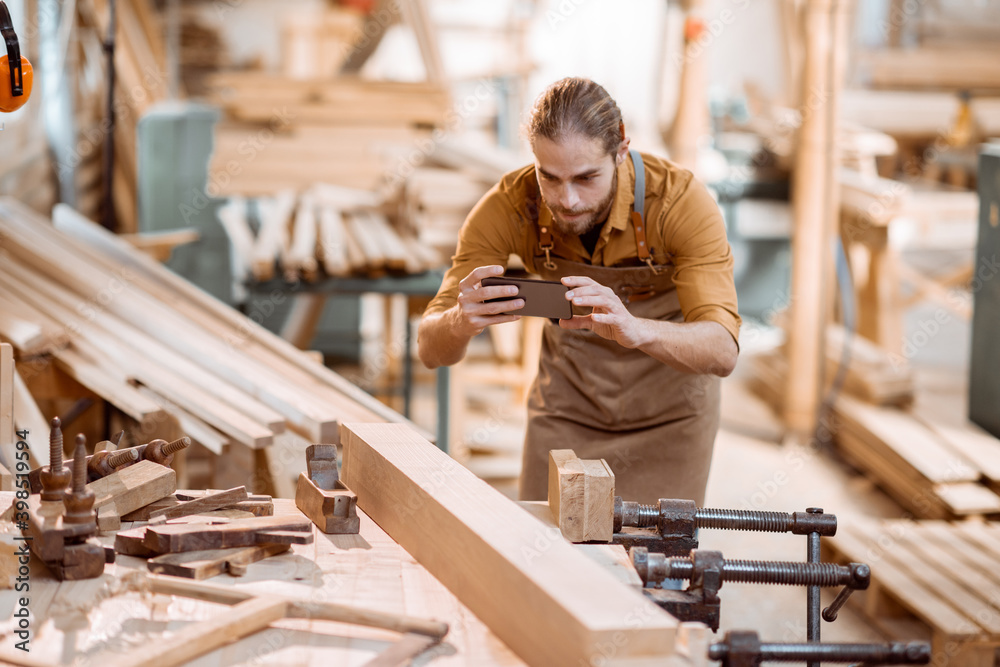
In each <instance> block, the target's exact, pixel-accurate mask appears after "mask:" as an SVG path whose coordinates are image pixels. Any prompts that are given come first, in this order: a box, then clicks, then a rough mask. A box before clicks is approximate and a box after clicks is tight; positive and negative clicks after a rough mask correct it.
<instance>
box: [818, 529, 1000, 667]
mask: <svg viewBox="0 0 1000 667" xmlns="http://www.w3.org/2000/svg"><path fill="white" fill-rule="evenodd" d="M823 549H824V558H823V560H824V561H831V562H836V563H841V564H846V563H848V562H867V563H869V564H870V565H871V567H872V584H871V587H870V588H869V590H867V591H862V592H859V593H855V594H854V596H852V599H851V601H850V602H849V603H848V604H851V605H853V606H854V607H855V608H858V609H860V610H861V611H862V612H863V613H864V614H865V615H866V616H867V617H868V619H869V621H870V622H871V623H872V624H873V625H874V626H875V627H877V628H878V629H879V630H881V631H882V632H884V633H886V634H887V635H888V636H889V638H891V639H893V640H899V641H905V640H912V639H924V638H926V637H927V636H928V635H929V636H930V639H931V650H932V662H933V664H935V665H941V666H942V667H958V666H962V667H972V666H982V665H989V664H992V662H993V659H994V652H995V651H996V650H997V649H998V648H1000V616H998V614H997V612H996V609H997V603H998V600H1000V529H998V528H997V526H996V524H973V523H962V524H955V523H946V522H943V521H884V522H881V523H878V522H872V521H862V522H851V523H850V524H849V525H845V526H844V530H842V531H840V532H838V534H837V535H836V536H834V537H831V538H828V539H827V540H824V545H823Z"/></svg>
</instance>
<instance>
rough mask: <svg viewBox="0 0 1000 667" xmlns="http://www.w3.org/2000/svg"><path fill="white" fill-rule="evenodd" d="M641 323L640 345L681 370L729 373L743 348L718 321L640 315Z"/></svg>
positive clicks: (662, 360)
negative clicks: (691, 320)
mask: <svg viewBox="0 0 1000 667" xmlns="http://www.w3.org/2000/svg"><path fill="white" fill-rule="evenodd" d="M637 324H638V326H639V329H640V336H639V337H640V341H641V342H640V343H639V345H638V346H636V348H637V349H639V350H642V351H643V352H645V353H646V354H648V355H649V356H651V357H653V358H654V359H657V360H659V361H661V362H663V363H665V364H667V365H668V366H670V367H672V368H675V369H677V370H679V371H683V372H686V373H698V374H710V375H718V376H720V377H726V376H727V375H729V374H730V373H732V372H733V368H735V366H736V358H737V356H738V354H739V348H738V347H737V346H736V341H734V340H733V337H732V336H731V335H730V334H729V332H728V331H726V328H725V327H723V326H722V325H721V324H719V323H718V322H711V321H707V322H660V321H658V320H647V319H639V320H638V321H637Z"/></svg>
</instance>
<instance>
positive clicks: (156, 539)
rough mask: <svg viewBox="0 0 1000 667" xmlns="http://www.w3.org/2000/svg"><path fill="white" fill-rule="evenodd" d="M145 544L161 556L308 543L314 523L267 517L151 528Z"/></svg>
mask: <svg viewBox="0 0 1000 667" xmlns="http://www.w3.org/2000/svg"><path fill="white" fill-rule="evenodd" d="M143 542H144V544H145V545H146V546H147V547H148V548H149V549H150V550H151V551H154V552H156V553H158V554H165V553H178V552H182V551H202V550H205V549H229V548H232V547H249V546H260V545H264V544H308V543H309V542H312V523H311V522H310V521H309V520H308V519H306V518H304V517H301V516H300V517H275V516H265V517H254V518H253V519H241V520H238V521H231V522H228V523H224V524H218V525H199V524H186V525H178V524H166V525H150V526H148V527H147V528H146V534H145V536H144V537H143Z"/></svg>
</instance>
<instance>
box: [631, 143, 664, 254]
mask: <svg viewBox="0 0 1000 667" xmlns="http://www.w3.org/2000/svg"><path fill="white" fill-rule="evenodd" d="M628 155H629V157H630V158H632V165H633V166H634V167H635V193H634V194H633V196H632V200H633V201H632V229H634V230H635V249H636V253H637V254H638V256H639V261H641V262H645V263H646V265H647V266H649V268H650V269H652V270H653V273H659V272H660V267H658V266H656V265H655V264H653V257H652V255H650V253H649V244H648V243H646V226H645V224H644V223H643V219H642V216H643V213H644V212H645V211H646V167H645V165H643V163H642V156H641V155H639V151H637V150H634V149H631V150H629V152H628Z"/></svg>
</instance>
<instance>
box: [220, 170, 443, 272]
mask: <svg viewBox="0 0 1000 667" xmlns="http://www.w3.org/2000/svg"><path fill="white" fill-rule="evenodd" d="M248 204H249V205H251V206H248ZM252 207H253V208H256V211H257V216H258V218H259V222H260V225H259V227H258V232H257V234H256V236H254V235H253V234H252V232H251V231H250V226H249V224H248V217H249V210H250V208H252ZM219 218H220V220H221V221H222V224H223V227H224V228H225V229H226V232H227V233H228V234H229V237H230V239H232V242H233V249H234V255H235V257H236V261H235V265H236V270H237V280H239V281H240V282H242V281H244V280H247V279H249V278H250V277H251V276H252V277H253V279H254V280H257V281H266V280H271V279H272V278H274V277H275V276H276V275H278V276H282V277H283V278H284V279H285V280H286V281H288V282H297V281H300V280H304V281H306V282H315V281H316V280H319V279H321V278H323V277H333V278H344V277H348V276H365V277H379V276H382V275H386V274H393V275H401V274H419V273H423V272H425V271H427V270H429V269H435V268H438V267H440V266H441V264H442V258H441V255H439V254H438V253H437V251H435V250H434V249H433V248H432V247H430V246H429V245H428V244H426V243H423V242H421V241H420V240H418V239H417V238H416V237H415V236H414V235H413V234H411V233H409V232H408V231H402V230H399V229H398V228H397V227H396V226H395V225H393V224H391V223H390V222H389V219H388V218H387V216H386V215H385V214H384V213H383V212H382V211H381V209H380V206H379V203H378V198H377V196H376V195H375V193H372V192H370V191H366V190H353V189H350V188H342V187H337V186H333V185H327V184H316V185H314V186H312V187H311V188H309V189H307V190H305V191H304V192H303V193H302V194H301V195H296V193H295V192H293V191H291V190H285V191H282V192H280V193H278V194H277V195H276V196H274V197H260V198H257V199H255V200H252V201H249V202H248V201H247V200H245V199H244V198H242V197H233V198H231V199H230V201H229V202H228V203H227V204H226V205H225V206H223V207H222V208H221V209H220V211H219Z"/></svg>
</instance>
